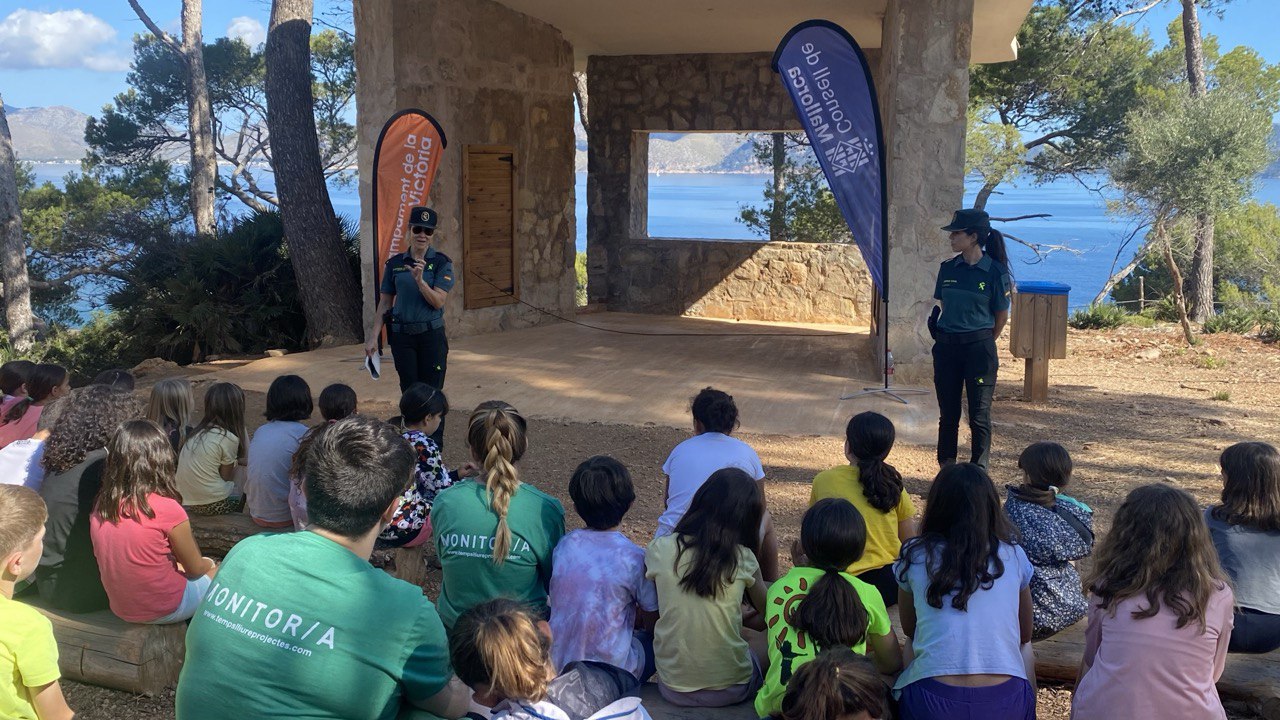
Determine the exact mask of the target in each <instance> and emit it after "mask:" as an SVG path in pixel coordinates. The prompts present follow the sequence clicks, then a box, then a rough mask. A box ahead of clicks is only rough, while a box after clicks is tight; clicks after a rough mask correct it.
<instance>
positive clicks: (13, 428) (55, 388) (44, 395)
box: [0, 363, 71, 448]
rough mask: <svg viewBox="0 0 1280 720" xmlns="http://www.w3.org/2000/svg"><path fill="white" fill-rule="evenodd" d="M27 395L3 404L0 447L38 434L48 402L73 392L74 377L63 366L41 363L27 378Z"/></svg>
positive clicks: (0, 419)
mask: <svg viewBox="0 0 1280 720" xmlns="http://www.w3.org/2000/svg"><path fill="white" fill-rule="evenodd" d="M25 387H26V393H27V394H26V395H16V396H14V397H11V398H8V399H6V400H5V401H4V402H3V403H0V448H3V447H4V446H6V445H8V444H9V443H11V442H13V441H15V440H26V439H27V438H29V437H31V436H32V435H35V434H36V423H38V422H40V412H41V410H43V408H44V405H45V403H47V402H50V401H53V400H57V399H58V398H60V397H62V396H64V395H66V394H67V393H69V392H71V376H70V375H69V374H68V373H67V369H66V368H64V367H62V366H61V365H52V364H49V363H40V364H39V365H36V366H35V367H34V368H33V369H32V370H31V374H30V375H29V376H28V377H27V382H26V385H25Z"/></svg>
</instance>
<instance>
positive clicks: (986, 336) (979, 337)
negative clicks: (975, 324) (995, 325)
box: [938, 328, 995, 345]
mask: <svg viewBox="0 0 1280 720" xmlns="http://www.w3.org/2000/svg"><path fill="white" fill-rule="evenodd" d="M993 337H995V332H994V331H992V329H991V328H985V329H983V330H973V331H971V332H962V333H951V332H946V331H945V330H939V331H938V343H939V344H942V345H968V344H969V343H976V342H982V341H983V340H990V339H991V338H993Z"/></svg>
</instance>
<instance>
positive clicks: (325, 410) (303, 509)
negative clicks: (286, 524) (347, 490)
mask: <svg viewBox="0 0 1280 720" xmlns="http://www.w3.org/2000/svg"><path fill="white" fill-rule="evenodd" d="M316 404H317V405H318V406H319V408H320V417H321V418H322V419H323V420H324V424H322V425H317V426H316V427H313V428H311V429H310V430H308V431H307V433H306V434H305V435H303V436H302V439H300V440H299V441H298V449H297V450H295V451H294V452H293V459H292V461H291V462H290V464H289V515H290V517H292V518H293V527H294V529H295V530H305V529H306V528H307V498H306V496H305V495H303V494H302V461H303V459H304V458H305V457H306V455H307V452H306V445H307V442H308V441H310V439H311V438H312V436H314V435H315V434H316V432H317V431H319V430H320V428H322V427H324V426H325V425H330V424H333V423H336V422H338V421H339V420H341V419H343V418H345V417H348V416H351V415H355V414H356V391H355V390H352V389H351V386H349V385H343V384H342V383H334V384H332V385H330V386H328V387H326V388H325V389H324V390H321V391H320V398H319V399H318V400H317V402H316Z"/></svg>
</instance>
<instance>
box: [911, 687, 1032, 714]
mask: <svg viewBox="0 0 1280 720" xmlns="http://www.w3.org/2000/svg"><path fill="white" fill-rule="evenodd" d="M898 708H899V714H900V716H901V717H902V718H903V720H1035V717H1036V694H1035V692H1034V691H1032V689H1031V683H1029V682H1027V681H1026V680H1023V679H1022V678H1010V679H1008V680H1005V681H1004V682H1002V683H1000V684H999V685H991V686H989V687H972V688H971V687H956V686H955V685H947V684H945V683H941V682H938V681H937V680H934V679H933V678H925V679H924V680H917V681H915V682H913V683H911V684H910V685H908V686H906V687H904V688H902V695H901V697H900V698H899V700H898Z"/></svg>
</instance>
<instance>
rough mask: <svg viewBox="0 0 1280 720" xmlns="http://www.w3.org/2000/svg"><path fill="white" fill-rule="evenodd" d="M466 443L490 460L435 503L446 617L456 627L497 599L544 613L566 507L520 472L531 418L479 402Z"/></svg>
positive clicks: (478, 459)
mask: <svg viewBox="0 0 1280 720" xmlns="http://www.w3.org/2000/svg"><path fill="white" fill-rule="evenodd" d="M467 448H468V449H469V450H470V451H471V460H472V462H474V463H480V464H482V466H483V467H482V470H481V472H482V475H481V478H479V479H477V480H474V481H473V480H465V481H462V482H458V483H455V484H454V485H453V486H452V487H450V488H448V489H447V490H445V491H444V492H442V493H440V495H439V496H438V497H436V501H435V504H434V505H432V506H431V535H432V538H431V539H432V541H433V542H434V543H435V546H436V552H437V554H438V556H439V558H440V568H441V570H440V576H441V577H440V619H441V620H443V621H444V625H445V627H447V628H452V627H453V623H454V621H455V620H457V619H458V616H459V615H461V614H462V613H463V612H464V611H465V610H467V609H468V608H470V607H472V606H474V605H478V604H480V603H482V602H484V601H486V600H491V599H493V598H495V597H508V598H512V599H515V600H519V601H521V602H524V603H528V605H529V607H530V608H531V609H533V611H534V612H535V613H537V614H539V615H541V616H544V617H545V615H546V612H547V586H548V585H549V584H550V583H551V553H552V551H553V550H555V547H556V544H557V543H559V542H560V538H562V537H564V506H562V505H561V504H560V501H559V500H557V499H555V498H554V497H552V496H550V495H548V494H547V493H544V492H542V491H541V490H539V489H537V488H536V487H534V486H533V485H532V484H530V483H528V482H525V481H523V479H522V477H521V475H520V473H519V469H518V467H519V466H518V465H517V463H519V462H520V458H521V457H523V456H524V453H525V451H526V450H528V448H529V440H528V423H526V422H525V419H524V417H523V416H522V415H520V413H519V412H516V409H515V408H513V407H511V406H510V405H508V404H507V403H505V402H502V401H501V400H489V401H487V402H483V403H480V405H479V406H478V407H476V409H475V411H474V412H472V413H471V418H470V420H469V421H468V423H467Z"/></svg>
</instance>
